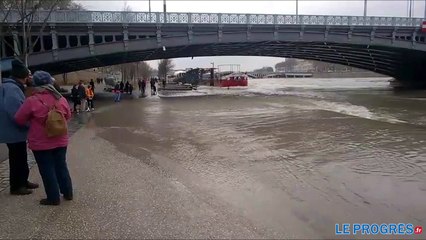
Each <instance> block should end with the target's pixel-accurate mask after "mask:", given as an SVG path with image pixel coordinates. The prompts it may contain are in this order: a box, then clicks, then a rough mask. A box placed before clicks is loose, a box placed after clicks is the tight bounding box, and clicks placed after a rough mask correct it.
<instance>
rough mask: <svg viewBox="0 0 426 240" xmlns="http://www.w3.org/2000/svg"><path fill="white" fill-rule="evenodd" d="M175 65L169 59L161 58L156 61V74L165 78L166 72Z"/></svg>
mask: <svg viewBox="0 0 426 240" xmlns="http://www.w3.org/2000/svg"><path fill="white" fill-rule="evenodd" d="M174 67H175V65H174V64H173V62H172V60H171V59H162V60H160V62H159V63H158V76H159V77H160V78H161V77H164V79H165V80H167V73H169V72H170V70H172V69H173V68H174Z"/></svg>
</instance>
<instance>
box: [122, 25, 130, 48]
mask: <svg viewBox="0 0 426 240" xmlns="http://www.w3.org/2000/svg"><path fill="white" fill-rule="evenodd" d="M123 43H124V50H125V51H127V50H128V49H129V30H128V29H127V24H123Z"/></svg>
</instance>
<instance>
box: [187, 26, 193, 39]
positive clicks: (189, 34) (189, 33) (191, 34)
mask: <svg viewBox="0 0 426 240" xmlns="http://www.w3.org/2000/svg"><path fill="white" fill-rule="evenodd" d="M192 39H193V31H192V24H191V25H189V26H188V42H189V43H190V44H191V43H192Z"/></svg>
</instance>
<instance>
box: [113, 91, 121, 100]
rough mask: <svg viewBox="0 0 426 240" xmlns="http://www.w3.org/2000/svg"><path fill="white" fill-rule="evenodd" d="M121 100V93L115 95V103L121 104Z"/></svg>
mask: <svg viewBox="0 0 426 240" xmlns="http://www.w3.org/2000/svg"><path fill="white" fill-rule="evenodd" d="M120 100H121V92H116V93H115V98H114V101H115V102H119V101H120Z"/></svg>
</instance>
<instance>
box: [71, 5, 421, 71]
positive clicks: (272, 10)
mask: <svg viewBox="0 0 426 240" xmlns="http://www.w3.org/2000/svg"><path fill="white" fill-rule="evenodd" d="M425 1H426V0H416V1H414V17H423V16H424V13H425ZM77 2H79V3H82V4H83V5H84V6H85V7H86V8H87V9H88V10H105V11H120V10H122V9H123V8H124V6H125V5H128V6H130V8H131V9H132V10H133V11H148V9H149V1H148V0H141V1H77ZM166 3H167V12H205V13H266V14H295V13H296V1H295V0H281V1H254V0H253V1H227V0H222V1H204V0H203V1H200V0H198V1H178V0H167V2H166ZM367 5H368V8H367V11H368V15H370V16H391V17H392V16H408V0H386V1H383V0H368V4H367ZM151 11H153V12H162V11H163V0H151ZM363 12H364V0H350V1H340V0H334V1H320V0H299V14H300V15H303V14H306V15H311V14H312V15H314V14H318V15H348V16H350V15H359V16H362V15H363ZM281 61H283V59H281V58H272V57H194V59H191V58H180V59H176V60H174V62H175V65H176V68H177V69H184V68H187V67H210V66H211V63H212V62H214V63H215V65H218V64H231V63H232V64H241V70H243V71H245V70H252V69H255V68H260V67H262V66H274V65H275V64H276V63H278V62H281ZM150 64H151V65H152V66H153V67H155V68H156V67H157V61H151V62H150Z"/></svg>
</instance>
